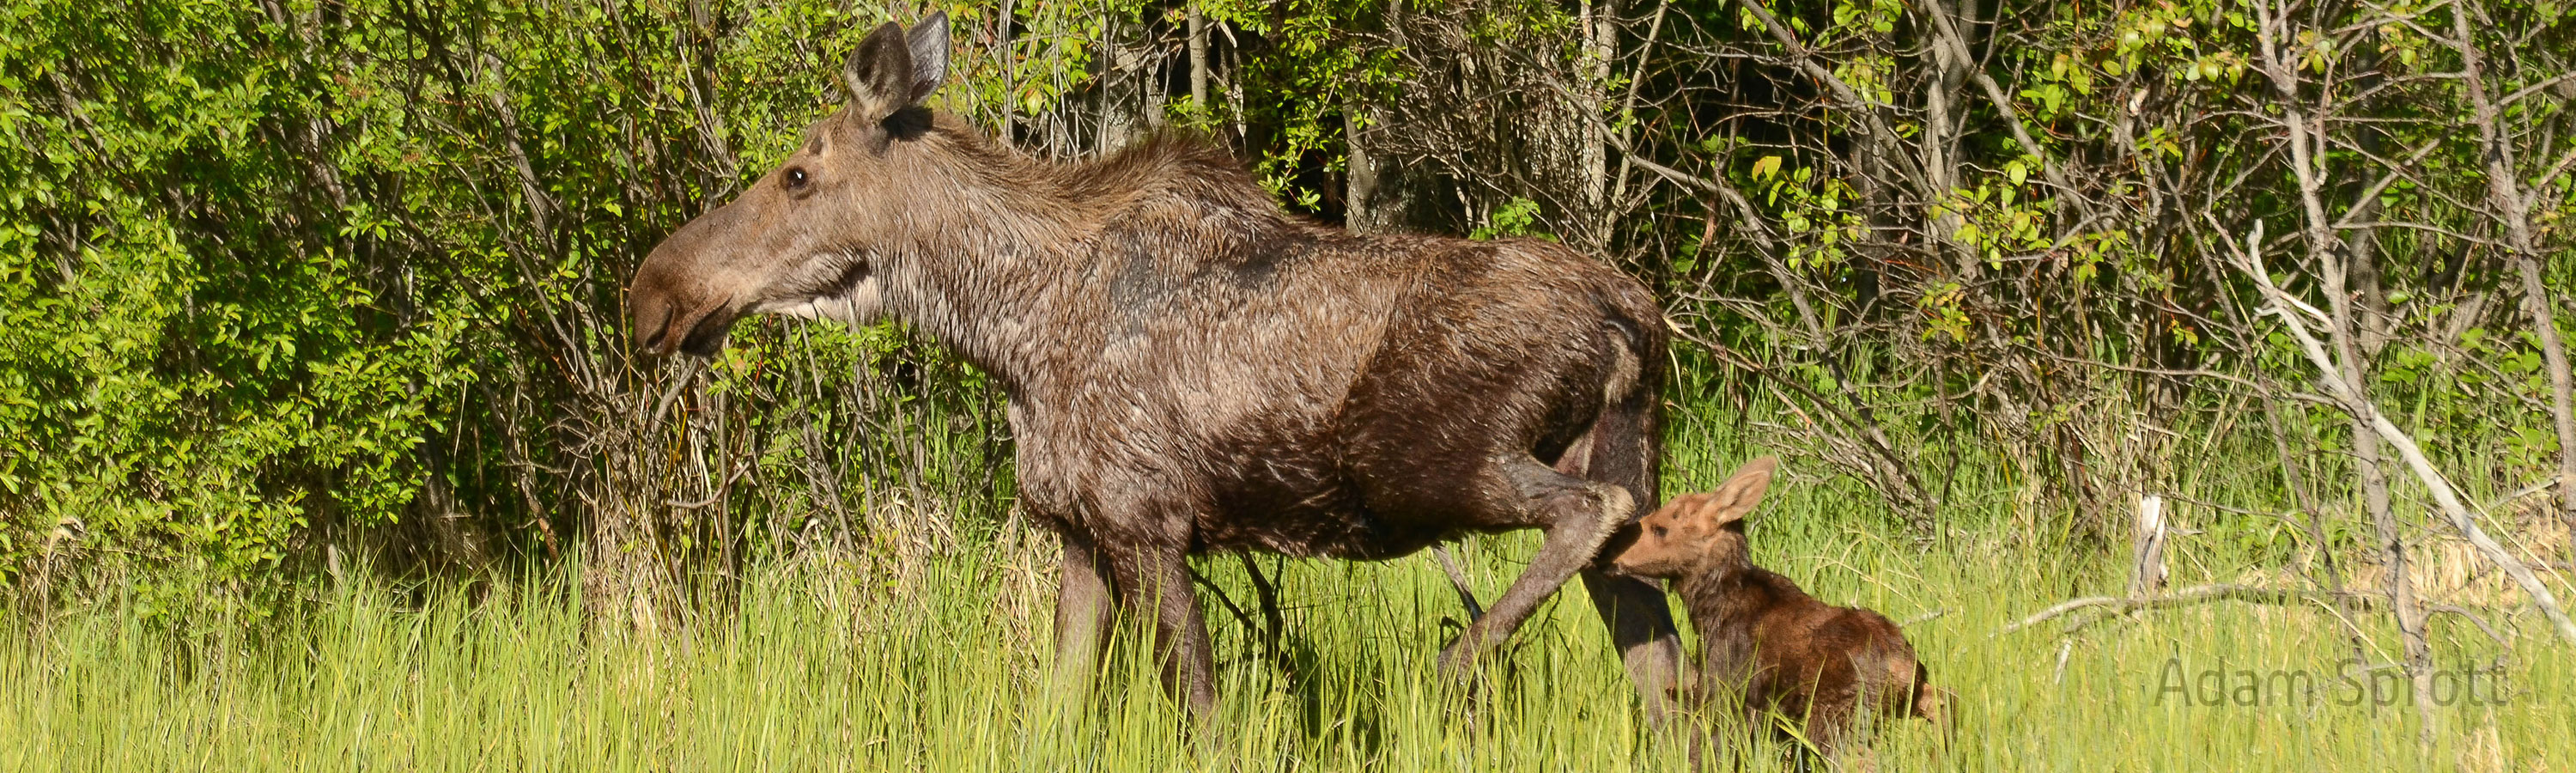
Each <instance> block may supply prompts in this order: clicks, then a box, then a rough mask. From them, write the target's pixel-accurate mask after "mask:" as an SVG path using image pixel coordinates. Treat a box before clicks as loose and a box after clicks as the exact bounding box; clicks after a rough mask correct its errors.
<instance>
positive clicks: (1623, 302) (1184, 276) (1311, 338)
mask: <svg viewBox="0 0 2576 773" xmlns="http://www.w3.org/2000/svg"><path fill="white" fill-rule="evenodd" d="M945 56H946V45H945V20H944V18H941V17H937V16H934V17H933V18H932V19H930V20H925V21H924V22H923V23H922V24H921V25H919V26H917V27H915V28H914V30H913V32H912V34H911V35H910V36H909V37H908V38H907V36H905V35H904V34H903V33H902V32H901V31H900V30H899V29H897V28H896V27H894V25H891V24H889V25H887V26H886V27H884V28H882V29H880V30H878V31H877V32H876V33H875V34H872V35H870V36H869V38H868V40H867V41H866V42H864V43H862V44H861V47H860V50H859V51H858V52H857V53H856V54H854V55H853V56H852V59H851V65H850V66H849V67H848V68H847V72H845V74H844V80H845V81H846V84H845V85H846V86H847V87H848V89H849V90H850V92H851V101H850V104H849V106H848V107H846V108H844V109H843V110H841V111H840V112H838V113H836V114H834V115H833V116H831V117H828V118H825V119H823V120H822V121H820V122H818V123H816V124H815V125H814V126H813V127H812V128H811V129H809V130H808V131H807V140H806V143H805V144H804V146H803V147H802V148H800V149H799V150H798V151H797V152H796V153H795V154H793V155H791V156H790V157H789V158H788V159H787V160H786V162H785V163H783V164H782V165H781V166H780V167H779V169H778V171H775V172H773V173H771V174H770V175H769V176H768V177H765V178H763V179H762V180H760V181H759V182H757V183H754V184H753V186H752V187H751V188H750V189H748V190H746V191H745V193H744V194H743V195H742V197H741V198H739V199H738V200H736V201H735V202H733V203H731V204H728V205H726V206H724V207H722V208H719V209H716V210H714V211H711V212H708V213H707V214H705V215H703V216H701V217H699V218H698V219H697V220H696V221H693V222H691V223H689V224H688V225H686V226H684V227H682V228H681V229H680V230H679V231H678V232H676V233H674V234H672V235H671V237H670V238H669V239H667V240H666V241H664V242H663V244H662V245H661V246H659V247H657V248H656V249H655V250H654V252H653V255H652V256H651V257H650V258H649V259H648V260H646V262H645V264H644V265H643V267H642V268H640V269H639V270H638V271H637V273H636V277H635V280H634V283H633V285H632V286H631V287H630V293H631V297H632V305H633V314H634V320H635V325H636V328H635V330H636V336H637V339H638V341H639V343H640V344H641V345H642V348H644V349H645V350H647V351H668V350H671V349H674V348H677V349H681V350H686V351H690V352H692V353H700V354H704V353H710V352H713V351H714V350H715V349H716V348H718V347H721V346H722V344H723V339H724V332H725V330H726V329H727V328H728V327H729V326H730V325H731V324H732V323H733V322H734V321H735V320H736V319H738V318H739V317H741V316H743V315H746V314H751V313H759V312H773V313H785V314H792V315H799V316H809V317H830V318H837V319H842V320H846V321H850V322H853V323H862V322H870V321H874V320H877V319H881V318H886V317H892V318H897V319H902V320H905V321H908V322H910V323H911V324H912V325H914V326H915V327H916V328H917V329H918V330H920V331H921V332H923V333H925V334H927V335H929V336H931V337H933V338H936V339H938V340H939V341H941V342H943V343H945V344H946V345H948V346H950V347H952V348H954V349H955V350H956V351H958V352H959V353H960V354H961V355H963V356H964V357H966V358H967V359H968V360H970V361H972V362H974V363H975V364H976V365H978V366H979V367H981V368H983V369H984V370H986V371H987V372H988V373H990V374H991V375H992V376H993V377H994V378H995V379H996V380H997V381H998V382H999V383H1000V384H1001V386H1002V389H1003V390H1004V391H1005V392H1006V393H1007V395H1008V397H1009V421H1010V423H1011V428H1012V434H1013V437H1014V439H1015V441H1016V443H1017V446H1016V454H1017V456H1016V463H1017V478H1018V480H1019V485H1020V494H1021V502H1022V505H1023V508H1024V510H1025V511H1026V513H1027V514H1028V515H1029V516H1031V517H1033V518H1035V519H1037V520H1038V521H1040V522H1042V523H1046V524H1048V525H1050V526H1052V527H1053V528H1054V529H1055V530H1056V531H1057V532H1058V533H1059V534H1061V535H1062V536H1063V538H1064V545H1065V552H1064V563H1063V582H1064V586H1063V589H1062V593H1061V595H1060V597H1059V602H1058V608H1057V635H1058V665H1059V669H1060V670H1061V671H1062V672H1063V673H1064V675H1065V676H1066V677H1067V678H1070V679H1075V680H1087V679H1088V678H1089V677H1090V674H1091V671H1092V670H1093V669H1094V668H1095V666H1096V662H1097V654H1098V651H1099V647H1100V643H1101V638H1102V635H1103V634H1104V633H1105V631H1106V630H1107V624H1108V622H1109V615H1110V611H1111V609H1112V602H1113V600H1114V601H1115V602H1116V605H1117V606H1120V607H1124V608H1125V609H1128V610H1130V611H1132V612H1134V613H1138V614H1143V615H1149V616H1150V619H1151V620H1152V622H1153V624H1154V627H1155V631H1156V634H1157V635H1156V640H1157V642H1158V643H1159V644H1160V646H1161V648H1162V650H1163V653H1164V657H1165V661H1164V662H1165V665H1166V668H1167V674H1168V676H1169V677H1170V678H1171V680H1172V683H1173V684H1174V686H1175V687H1176V689H1177V690H1179V691H1180V692H1181V693H1182V694H1183V696H1184V697H1185V698H1187V699H1188V700H1189V702H1190V703H1191V704H1192V705H1193V707H1195V708H1198V709H1200V710H1202V712H1204V710H1205V709H1207V708H1208V707H1210V706H1211V705H1212V702H1213V697H1214V696H1213V691H1212V680H1211V676H1210V673H1209V672H1210V670H1211V661H1210V657H1209V652H1208V645H1207V639H1206V632H1205V627H1204V623H1203V621H1202V618H1201V613H1200V610H1199V604H1198V599H1197V596H1196V595H1195V594H1194V593H1193V592H1192V591H1191V588H1190V583H1189V579H1188V575H1187V568H1186V564H1185V563H1184V562H1185V560H1186V557H1187V556H1188V555H1190V554H1193V553H1199V552H1205V551H1212V550H1244V549H1258V550H1265V551H1271V552H1277V553H1284V554H1288V555H1296V556H1327V557H1339V558H1352V559H1385V558H1392V557H1396V556H1402V555H1407V554H1410V553H1412V552H1414V551H1417V550H1419V549H1421V548H1423V547H1426V546H1429V545H1432V544H1434V543H1436V542H1438V541H1441V540H1444V539H1451V538H1454V537H1456V536H1458V535H1460V534H1462V533H1466V532H1474V531H1492V530H1504V529H1518V528H1539V529H1543V530H1545V532H1546V535H1547V536H1546V539H1545V540H1544V544H1543V546H1542V547H1541V548H1540V550H1539V553H1538V555H1537V556H1536V557H1534V558H1533V560H1532V563H1531V565H1530V567H1529V569H1528V570H1527V571H1526V572H1525V573H1524V574H1523V575H1522V576H1521V577H1519V578H1518V579H1517V580H1516V581H1515V582H1514V583H1513V584H1512V586H1511V588H1510V589H1508V590H1507V591H1505V592H1504V594H1503V595H1502V596H1501V597H1500V598H1498V599H1497V600H1496V602H1495V603H1494V605H1493V607H1492V609H1491V610H1490V611H1489V612H1488V613H1487V614H1486V615H1485V616H1484V617H1483V618H1480V619H1478V620H1477V621H1476V622H1475V623H1473V624H1471V625H1470V626H1468V628H1467V630H1466V632H1465V633H1464V634H1462V636H1461V638H1460V640H1459V641H1458V642H1457V643H1455V644H1453V645H1452V646H1451V648H1450V650H1449V651H1448V652H1446V653H1444V656H1443V659H1444V663H1445V664H1446V665H1450V666H1453V667H1457V666H1464V665H1466V664H1468V663H1471V662H1472V661H1473V660H1474V659H1475V657H1476V655H1477V653H1479V652H1480V651H1482V650H1484V649H1485V648H1487V647H1489V646H1490V645H1491V644H1493V643H1494V642H1495V641H1497V640H1499V639H1501V638H1502V637H1504V636H1507V635H1508V634H1509V633H1510V632H1511V631H1512V630H1513V628H1514V627H1516V626H1517V625H1519V623H1520V622H1521V621H1522V620H1523V619H1525V618H1526V617H1527V616H1528V615H1529V614H1530V613H1531V612H1532V611H1533V610H1534V609H1535V608H1536V606H1537V604H1538V603H1539V601H1541V600H1543V599H1544V598H1545V597H1546V596H1547V595H1548V594H1550V593H1553V592H1554V591H1555V590H1556V589H1557V588H1558V587H1559V586H1561V585H1563V584H1564V583H1565V582H1566V581H1567V580H1569V579H1571V578H1572V577H1575V576H1577V575H1578V574H1579V575H1581V576H1583V577H1584V579H1585V583H1586V585H1587V586H1589V587H1590V588H1591V590H1592V591H1593V595H1594V600H1595V602H1596V603H1597V604H1598V605H1599V606H1600V607H1601V610H1602V613H1603V614H1604V616H1605V617H1606V618H1608V619H1609V620H1610V621H1611V623H1612V627H1613V632H1614V636H1613V638H1614V640H1615V641H1616V642H1617V643H1618V644H1619V645H1620V647H1621V648H1622V651H1623V655H1624V656H1625V658H1626V660H1627V664H1628V666H1629V668H1630V671H1631V674H1632V675H1633V676H1634V677H1635V678H1636V680H1637V682H1638V687H1639V689H1640V690H1641V691H1642V692H1643V693H1644V694H1645V697H1646V700H1647V708H1648V711H1649V714H1650V715H1654V716H1660V714H1661V712H1662V709H1663V706H1664V702H1665V698H1666V691H1667V688H1668V687H1669V686H1670V685H1671V684H1672V681H1673V676H1674V674H1675V672H1676V671H1677V667H1678V660H1679V647H1678V644H1677V641H1678V639H1677V637H1676V636H1674V635H1673V632H1672V622H1671V620H1670V617H1669V614H1668V613H1667V612H1665V611H1664V608H1663V604H1662V599H1661V595H1660V594H1659V593H1657V592H1656V591H1655V589H1654V588H1653V587H1652V586H1651V585H1649V584H1647V583H1645V582H1643V581H1640V580H1636V579H1633V578H1626V577H1620V576H1613V575H1609V574H1607V573H1604V572H1601V571H1596V570H1595V567H1593V566H1592V563H1593V559H1594V557H1595V555H1596V554H1597V553H1598V551H1599V550H1600V547H1601V545H1602V544H1603V543H1604V542H1605V541H1606V540H1607V538H1608V537H1609V536H1610V535H1611V533H1612V532H1613V531H1614V530H1616V529H1618V528H1619V527H1621V526H1622V525H1624V524H1626V523H1627V522H1628V521H1629V520H1630V518H1631V517H1632V516H1633V514H1634V513H1635V512H1637V511H1638V510H1639V508H1640V507H1641V506H1650V505H1651V504H1652V503H1653V502H1654V501H1655V497H1656V491H1655V483H1654V480H1655V479H1654V470H1655V466H1656V459H1657V455H1658V453H1659V447H1658V444H1657V440H1656V437H1657V428H1656V409H1655V407H1656V405H1657V395H1658V393H1659V391H1660V389H1661V385H1662V374H1661V370H1660V365H1661V363H1662V362H1663V358H1664V334H1663V328H1662V322H1661V320H1662V316H1661V311H1660V309H1659V308H1658V307H1657V306H1656V305H1655V303H1654V302H1653V299H1652V297H1651V296H1650V295H1649V294H1648V293H1647V292H1646V290H1645V288H1643V287H1642V286H1640V285H1638V284H1637V283H1636V282H1635V281H1634V280H1632V279H1630V278H1628V277H1626V276H1624V275H1621V274H1619V273H1618V272H1616V271H1613V270H1610V269H1608V268H1605V267H1603V266H1601V265H1599V264H1597V263H1595V262H1594V261H1592V260H1590V259H1588V258H1586V257H1584V256H1582V255H1580V254H1578V253H1575V252H1573V251H1571V250H1568V249H1566V248H1564V247H1562V246H1559V245H1556V244H1552V243H1548V242H1540V241H1502V242H1471V241H1465V240H1458V239H1440V238H1427V237H1361V236H1355V235H1352V234H1349V233H1347V232H1344V231H1341V230H1339V229H1335V228H1328V227H1324V226H1319V225H1315V224H1312V223H1309V222H1306V221H1302V220H1299V219H1296V218H1292V217H1289V216H1286V215H1284V214H1282V213H1281V212H1280V211H1279V209H1278V207H1277V205H1276V204H1274V203H1273V202H1272V201H1271V200H1270V199H1269V197H1268V196H1267V194H1265V193H1264V192H1263V191H1262V190H1261V188H1260V187H1259V186H1258V185H1256V184H1255V183H1254V182H1253V180H1252V179H1251V178H1250V176H1249V175H1248V174H1247V173H1246V172H1245V170H1244V169H1243V167H1242V166H1241V165H1240V164H1239V163H1238V162H1236V161H1235V160H1234V159H1233V158H1232V157H1230V156H1229V155H1228V154H1226V153H1225V152H1224V151H1223V150H1222V149H1220V148H1217V147H1214V146H1211V145H1209V144H1207V143H1205V142H1203V141H1199V140H1196V139H1193V138H1188V137H1180V136H1161V137H1153V138H1148V139H1146V140H1143V141H1141V142H1139V143H1137V144H1135V145H1133V146H1131V147H1129V148H1128V149H1126V150H1124V151H1122V152H1120V153H1117V154H1115V155H1113V156H1111V157H1109V158H1106V159H1103V160H1100V161H1097V162H1091V163H1081V164H1050V163H1044V162H1038V161H1033V160H1030V159H1027V158H1023V157H1021V156H1018V155H1016V154H1014V153H1012V152H1010V151H1008V150H1006V149H1002V148H999V147H996V146H994V145H993V144H991V143H990V142H989V141H987V140H985V139H984V138H983V137H982V136H981V135H980V134H978V133H977V132H976V131H975V130H974V129H972V128H970V127H968V126H966V125H964V124H962V123H959V122H957V121H955V120H954V119H952V118H950V117H948V116H945V115H936V114H933V113H931V112H930V111H929V110H927V109H925V108H922V107H920V106H918V105H917V104H915V102H916V101H917V100H918V99H920V98H921V97H922V96H923V95H926V94H928V93H929V92H930V91H931V90H932V89H933V88H935V87H936V86H937V80H938V73H939V72H940V71H942V70H943V69H944V62H945Z"/></svg>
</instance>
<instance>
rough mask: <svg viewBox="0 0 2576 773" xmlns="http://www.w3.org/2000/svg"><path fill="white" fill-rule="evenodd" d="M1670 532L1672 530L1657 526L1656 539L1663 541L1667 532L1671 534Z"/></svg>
mask: <svg viewBox="0 0 2576 773" xmlns="http://www.w3.org/2000/svg"><path fill="white" fill-rule="evenodd" d="M1669 531H1672V530H1671V529H1666V528H1664V527H1661V526H1657V527H1655V539H1663V538H1664V534H1665V533H1666V532H1669Z"/></svg>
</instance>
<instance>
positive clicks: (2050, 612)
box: [1998, 583, 2376, 635]
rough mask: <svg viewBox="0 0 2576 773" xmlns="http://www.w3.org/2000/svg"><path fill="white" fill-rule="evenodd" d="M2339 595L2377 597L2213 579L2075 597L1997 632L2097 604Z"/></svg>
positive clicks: (2288, 600)
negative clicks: (2136, 592) (2155, 590)
mask: <svg viewBox="0 0 2576 773" xmlns="http://www.w3.org/2000/svg"><path fill="white" fill-rule="evenodd" d="M2338 599H2340V600H2345V601H2361V602H2364V603H2365V604H2367V603H2368V602H2370V601H2373V600H2375V599H2376V597H2373V596H2368V595H2364V594H2359V593H2353V592H2351V591H2326V590H2306V589H2300V588H2265V587H2261V586H2255V585H2230V584H2226V583H2212V584H2209V585H2194V586H2191V587H2189V588H2184V589H2182V590H2178V591H2174V592H2172V593H2168V594H2165V595H2162V596H2149V597H2145V598H2136V597H2130V596H2087V597H2084V598H2080V599H2074V600H2071V601H2067V602H2064V603H2061V604H2058V605H2057V606H2053V607H2049V608H2047V609H2043V610H2040V611H2038V612H2036V613H2033V614H2031V616H2029V617H2025V618H2022V619H2021V621H2020V622H2017V623H2013V624H2012V625H2008V626H2004V629H2003V631H2002V632H2001V633H1999V634H1998V635H2001V634H2002V633H2012V632H2014V631H2019V630H2021V629H2024V628H2029V627H2031V626H2034V625H2038V624H2040V623H2045V622H2048V621H2050V620H2054V619H2057V618H2059V617H2063V616H2065V615H2066V614H2068V613H2071V612H2075V611H2078V610H2084V609H2092V608H2095V607H2110V608H2111V613H2112V614H2127V613H2130V612H2135V611H2138V610H2141V609H2169V608H2172V607H2181V606H2190V605H2193V604H2203V603H2207V602H2211V601H2227V600H2234V601H2243V602H2247V603H2252V604H2297V603H2302V602H2310V601H2314V602H2333V601H2335V600H2338Z"/></svg>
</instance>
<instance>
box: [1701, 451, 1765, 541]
mask: <svg viewBox="0 0 2576 773" xmlns="http://www.w3.org/2000/svg"><path fill="white" fill-rule="evenodd" d="M1779 469H1780V460H1778V459H1774V458H1772V457H1768V456H1765V457H1762V458H1760V459H1755V460H1753V461H1750V462H1746V463H1744V466H1743V467H1739V468H1736V470H1735V474H1734V475H1732V476H1729V477H1728V478H1727V479H1726V482H1725V483H1722V484H1719V485H1718V487H1717V490H1716V491H1712V492H1709V497H1708V503H1707V504H1705V505H1702V506H1701V507H1700V512H1699V517H1700V518H1704V519H1707V521H1708V523H1709V524H1710V525H1713V526H1724V525H1727V524H1730V523H1736V522H1739V521H1742V520H1744V516H1747V515H1750V514H1752V513H1753V508H1754V507H1755V506H1758V505H1760V504H1762V494H1763V492H1766V491H1769V490H1771V473H1772V472H1774V471H1777V470H1779Z"/></svg>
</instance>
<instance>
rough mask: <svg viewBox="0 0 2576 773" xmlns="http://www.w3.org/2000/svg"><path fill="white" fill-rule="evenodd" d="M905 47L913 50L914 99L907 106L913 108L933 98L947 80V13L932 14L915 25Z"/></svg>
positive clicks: (907, 102)
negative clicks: (931, 95)
mask: <svg viewBox="0 0 2576 773" xmlns="http://www.w3.org/2000/svg"><path fill="white" fill-rule="evenodd" d="M905 43H906V47H907V48H910V49H911V50H912V98H911V99H909V100H906V101H905V102H904V104H906V105H910V104H912V103H915V102H920V101H921V98H922V97H927V96H930V92H931V91H933V90H936V89H938V88H939V82H940V81H941V80H944V79H946V78H947V76H948V12H947V11H935V12H932V13H931V14H930V16H929V17H927V18H924V19H922V20H921V23H919V24H915V25H912V34H911V35H910V36H908V37H907V38H906V39H905Z"/></svg>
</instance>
